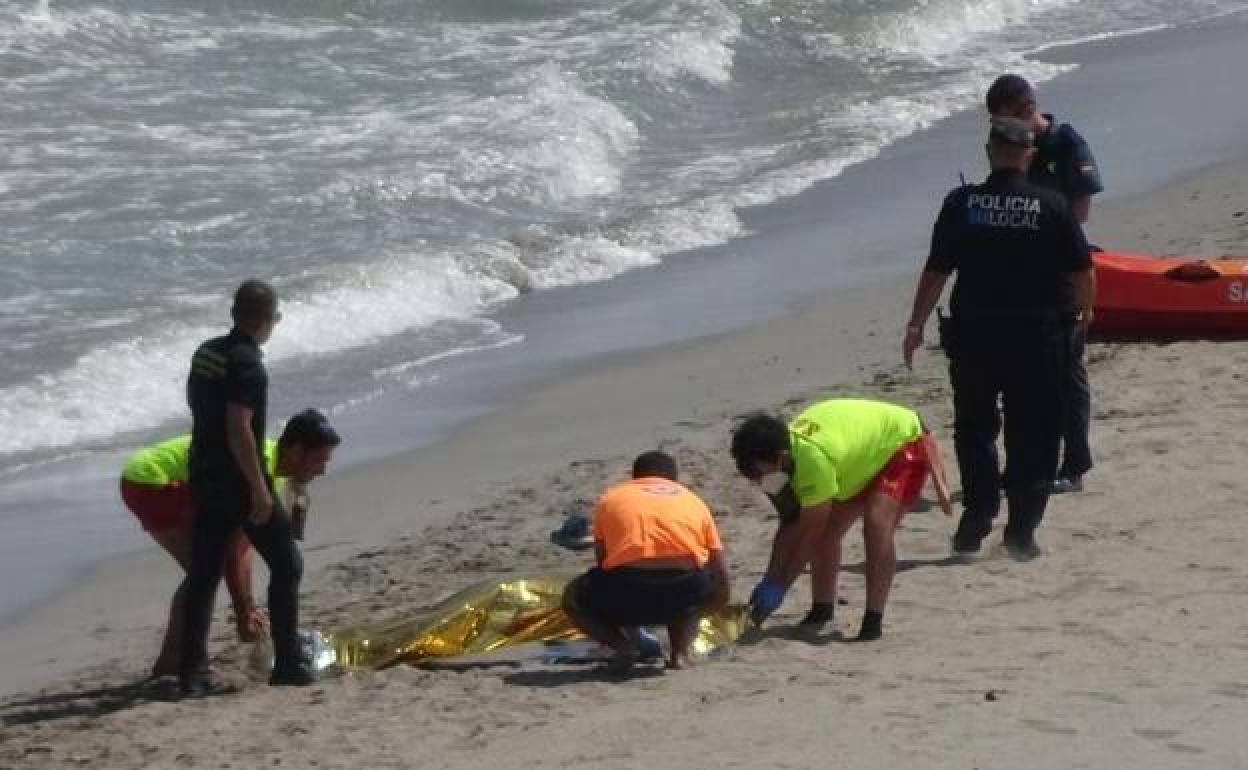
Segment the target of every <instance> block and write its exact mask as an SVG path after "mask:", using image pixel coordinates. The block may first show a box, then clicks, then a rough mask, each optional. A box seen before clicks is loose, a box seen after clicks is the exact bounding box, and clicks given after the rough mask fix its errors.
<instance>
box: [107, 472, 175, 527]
mask: <svg viewBox="0 0 1248 770" xmlns="http://www.w3.org/2000/svg"><path fill="white" fill-rule="evenodd" d="M121 499H122V502H124V503H125V504H126V507H127V508H129V509H130V511H131V512H132V513H133V514H134V515H135V516H136V517H137V518H138V520H139V524H141V525H143V529H145V530H147V531H148V532H164V531H167V530H170V529H182V528H186V529H189V528H190V526H191V490H190V488H189V487H187V486H186V485H185V484H181V483H178V482H174V483H172V484H162V485H161V486H155V485H152V484H138V483H135V482H133V481H126V480H125V479H122V480H121Z"/></svg>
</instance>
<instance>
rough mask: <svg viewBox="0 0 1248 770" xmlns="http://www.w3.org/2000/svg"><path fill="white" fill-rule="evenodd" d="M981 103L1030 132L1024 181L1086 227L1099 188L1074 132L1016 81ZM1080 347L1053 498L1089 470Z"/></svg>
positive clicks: (1074, 487) (1073, 348)
mask: <svg viewBox="0 0 1248 770" xmlns="http://www.w3.org/2000/svg"><path fill="white" fill-rule="evenodd" d="M984 102H985V106H986V107H987V108H988V114H990V115H991V116H992V117H994V118H1002V117H1012V118H1017V119H1019V120H1022V121H1024V122H1026V123H1027V124H1029V125H1030V126H1031V129H1032V131H1034V132H1035V134H1036V154H1035V156H1034V157H1033V158H1032V160H1031V165H1030V167H1029V168H1028V169H1027V178H1028V179H1030V180H1031V181H1032V182H1035V183H1036V184H1038V185H1040V186H1041V187H1047V188H1049V189H1050V190H1056V191H1058V192H1059V193H1061V194H1062V196H1063V197H1064V198H1065V199H1066V202H1067V203H1068V204H1069V205H1070V210H1071V212H1072V213H1073V214H1074V216H1075V218H1076V219H1078V220H1079V222H1080V224H1084V223H1086V222H1087V221H1088V213H1089V211H1090V210H1091V206H1092V203H1091V200H1092V196H1093V195H1096V194H1097V193H1099V192H1101V191H1102V190H1103V189H1104V185H1103V184H1102V183H1101V172H1100V169H1099V168H1098V167H1097V164H1096V158H1094V157H1093V156H1092V150H1091V149H1090V148H1089V147H1088V143H1087V142H1085V141H1084V139H1083V137H1082V136H1080V135H1079V132H1078V131H1076V130H1075V129H1074V127H1073V126H1071V125H1070V124H1069V123H1059V122H1057V120H1056V119H1055V118H1054V117H1053V116H1052V115H1050V114H1048V113H1044V112H1041V111H1040V108H1039V106H1038V105H1037V104H1036V93H1035V91H1034V90H1033V89H1032V87H1031V84H1030V83H1028V82H1027V81H1026V80H1025V79H1024V78H1022V77H1020V76H1019V75H1014V74H1007V75H1002V76H1001V77H999V78H997V79H996V80H995V81H993V83H992V85H991V86H989V88H988V92H987V94H986V95H985V97H984ZM1086 342H1087V340H1086V335H1084V334H1083V333H1082V331H1081V330H1075V333H1074V334H1072V335H1071V339H1070V352H1069V358H1070V365H1069V366H1068V368H1067V373H1068V379H1067V390H1066V406H1065V417H1064V419H1063V421H1062V443H1063V447H1064V450H1063V453H1062V463H1061V466H1060V467H1059V468H1058V471H1057V480H1056V481H1054V483H1053V491H1054V492H1072V491H1079V490H1081V489H1082V488H1083V475H1084V474H1085V473H1087V472H1088V471H1089V470H1091V468H1092V448H1091V446H1090V445H1089V443H1088V430H1089V428H1090V426H1091V420H1092V392H1091V389H1090V388H1089V386H1088V370H1087V367H1086V366H1085V365H1084V360H1083V358H1084V347H1085V345H1086Z"/></svg>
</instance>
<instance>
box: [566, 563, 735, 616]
mask: <svg viewBox="0 0 1248 770" xmlns="http://www.w3.org/2000/svg"><path fill="white" fill-rule="evenodd" d="M710 597H711V578H710V576H709V575H707V574H706V571H705V570H701V569H692V570H691V569H638V568H636V567H616V568H614V569H607V570H604V569H600V568H599V567H594V568H593V569H591V570H590V571H589V572H587V573H586V574H585V576H584V577H583V578H582V579H581V595H580V597H579V598H580V602H579V603H580V605H581V607H582V608H584V610H585V611H586V612H587V613H589V614H590V615H591V616H593V617H595V618H597V619H599V620H603V621H606V622H607V623H611V624H613V625H618V626H651V625H662V624H666V623H671V622H672V621H675V620H678V619H680V618H682V617H685V616H688V615H691V614H693V613H696V612H698V611H700V610H701V609H702V608H703V607H705V606H706V603H707V602H708V601H709V600H710Z"/></svg>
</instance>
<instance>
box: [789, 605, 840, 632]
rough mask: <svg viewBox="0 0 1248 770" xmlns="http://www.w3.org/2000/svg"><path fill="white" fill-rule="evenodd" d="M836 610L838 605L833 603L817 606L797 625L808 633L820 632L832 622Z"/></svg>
mask: <svg viewBox="0 0 1248 770" xmlns="http://www.w3.org/2000/svg"><path fill="white" fill-rule="evenodd" d="M835 609H836V605H835V604H833V603H832V602H828V603H826V604H823V603H819V604H815V605H814V606H812V607H811V608H810V612H807V613H806V617H804V618H802V619H801V620H800V621H798V624H797V625H798V626H800V627H802V628H803V629H805V630H807V631H810V630H815V631H818V630H820V629H822V628H823V627H824V626H826V625H827V624H828V623H830V622H831V621H832V616H833V615H834V614H835V613H834V610H835Z"/></svg>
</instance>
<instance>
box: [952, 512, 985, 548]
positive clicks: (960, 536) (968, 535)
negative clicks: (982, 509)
mask: <svg viewBox="0 0 1248 770" xmlns="http://www.w3.org/2000/svg"><path fill="white" fill-rule="evenodd" d="M990 532H992V523H991V522H988V523H986V524H980V523H977V522H976V521H974V520H973V519H972V520H968V519H967V518H965V517H963V519H962V521H961V522H960V523H959V524H958V531H957V533H955V534H954V536H953V552H954V553H955V554H957V555H959V556H971V555H974V554H977V553H979V546H980V543H982V542H984V538H986V537H988V534H989V533H990Z"/></svg>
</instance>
